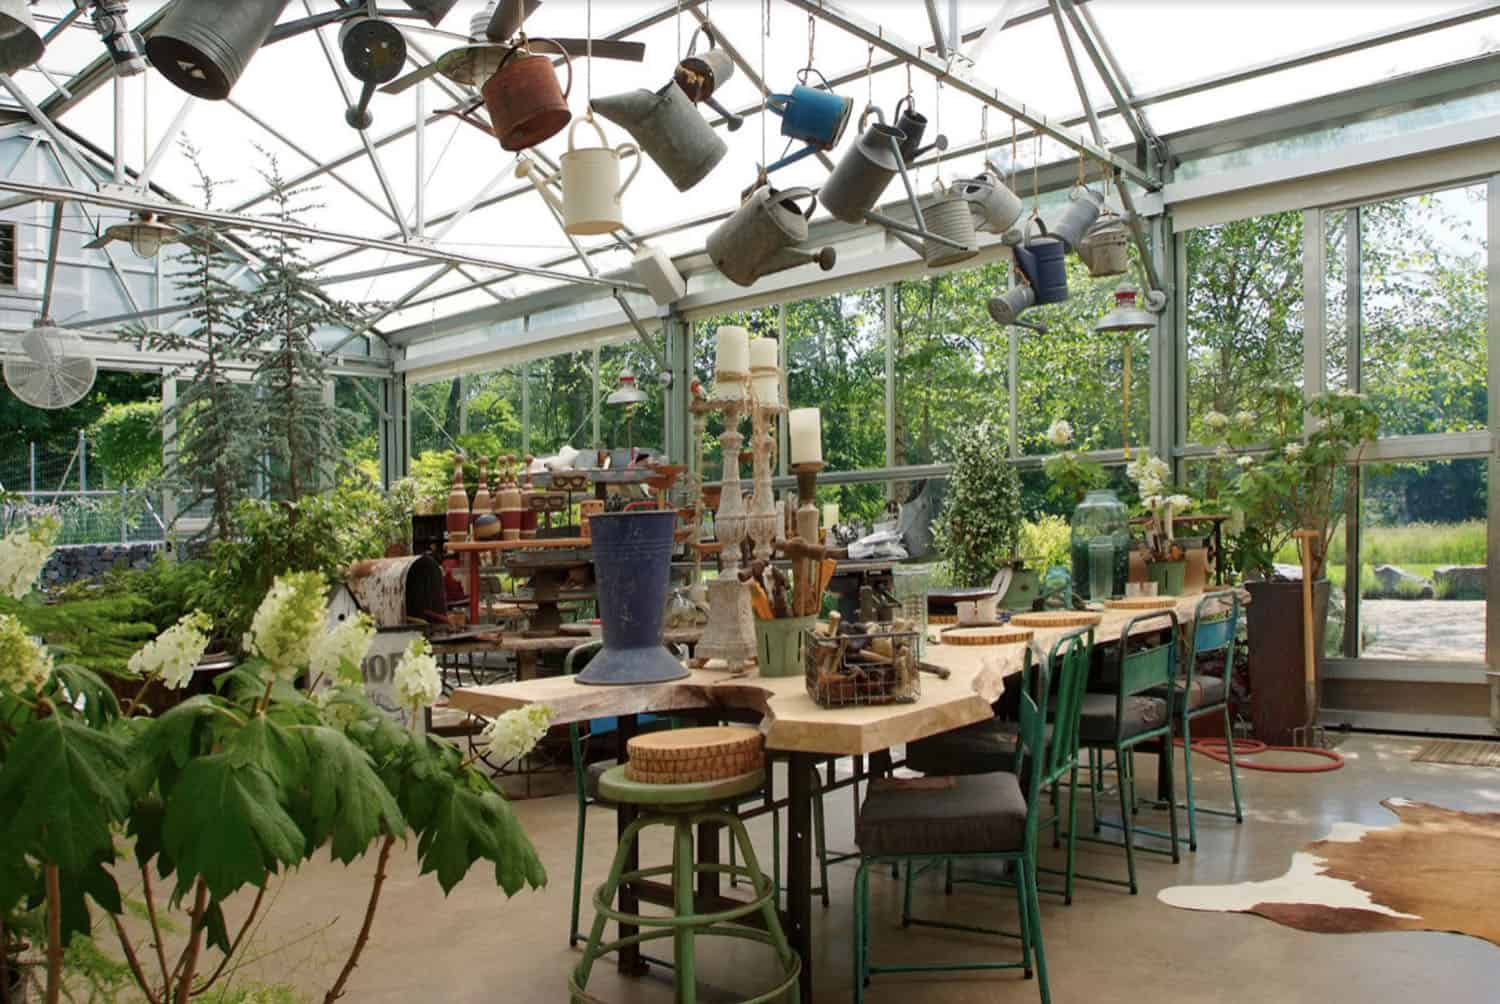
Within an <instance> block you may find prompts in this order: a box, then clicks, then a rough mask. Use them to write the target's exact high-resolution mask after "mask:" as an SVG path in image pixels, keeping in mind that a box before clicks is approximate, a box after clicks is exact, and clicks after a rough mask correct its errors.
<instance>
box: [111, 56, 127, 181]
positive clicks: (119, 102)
mask: <svg viewBox="0 0 1500 1004" xmlns="http://www.w3.org/2000/svg"><path fill="white" fill-rule="evenodd" d="M114 99H115V184H117V185H123V184H125V78H124V77H121V76H118V75H117V76H116V77H115V86H114Z"/></svg>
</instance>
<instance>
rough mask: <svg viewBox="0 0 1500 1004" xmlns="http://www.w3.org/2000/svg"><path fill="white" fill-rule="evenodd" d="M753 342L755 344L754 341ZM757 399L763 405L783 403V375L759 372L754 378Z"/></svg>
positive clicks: (753, 383) (753, 387)
mask: <svg viewBox="0 0 1500 1004" xmlns="http://www.w3.org/2000/svg"><path fill="white" fill-rule="evenodd" d="M751 344H754V343H753V342H752V343H751ZM752 385H753V386H752V389H753V390H754V392H755V400H756V401H758V402H759V403H761V404H763V405H779V404H781V377H780V376H778V375H777V374H775V373H757V374H756V375H755V377H754V378H753V380H752Z"/></svg>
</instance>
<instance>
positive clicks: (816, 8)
mask: <svg viewBox="0 0 1500 1004" xmlns="http://www.w3.org/2000/svg"><path fill="white" fill-rule="evenodd" d="M787 2H788V3H789V4H791V5H792V6H794V7H797V8H799V9H801V10H805V11H807V12H808V13H809V14H812V15H813V16H814V17H817V18H820V19H821V20H823V21H826V22H828V23H829V24H832V25H834V26H835V27H837V28H839V29H841V30H843V31H846V32H848V33H849V34H851V35H853V36H854V37H856V38H858V39H859V40H860V41H862V42H865V43H867V44H870V45H874V46H877V47H879V48H881V49H883V50H885V51H886V52H889V53H891V54H892V55H895V56H900V57H902V58H904V59H905V60H906V61H907V62H908V63H910V64H911V65H912V66H914V67H916V68H917V69H919V70H922V71H923V72H924V73H927V74H929V75H930V76H933V77H936V78H937V79H938V80H941V81H943V82H945V83H947V84H948V86H950V87H952V88H954V89H955V90H957V91H959V92H961V93H963V94H967V95H968V96H969V97H971V98H976V99H977V100H979V101H982V102H983V103H984V104H986V105H989V106H990V107H991V108H995V109H997V110H999V111H1001V112H1004V113H1005V114H1006V115H1010V116H1013V117H1014V118H1016V119H1018V120H1019V121H1022V122H1025V123H1026V124H1027V125H1029V126H1031V127H1032V128H1033V129H1036V130H1038V131H1039V132H1041V133H1042V134H1043V135H1045V136H1048V137H1050V138H1051V139H1053V140H1056V141H1057V142H1059V143H1061V144H1063V145H1064V146H1066V147H1068V148H1069V149H1071V150H1077V151H1078V152H1080V153H1083V154H1086V155H1087V156H1090V157H1093V158H1094V159H1095V160H1099V161H1103V162H1105V163H1108V164H1112V165H1113V166H1114V167H1115V168H1116V169H1117V170H1118V171H1120V173H1122V174H1124V175H1125V176H1126V177H1127V178H1129V179H1130V180H1132V181H1134V182H1135V183H1136V184H1138V185H1141V186H1142V187H1144V188H1146V189H1147V190H1149V191H1156V190H1157V189H1159V188H1160V187H1161V182H1160V181H1159V180H1158V179H1157V178H1154V177H1152V176H1151V175H1149V174H1147V173H1146V172H1144V171H1142V170H1141V169H1140V168H1138V167H1136V166H1135V165H1134V164H1132V163H1130V162H1129V161H1127V160H1124V159H1122V158H1120V157H1117V156H1116V155H1115V154H1114V153H1113V152H1111V151H1109V150H1107V149H1104V148H1102V147H1100V146H1098V145H1096V144H1094V143H1091V142H1089V141H1088V140H1085V139H1083V138H1081V137H1079V136H1076V135H1075V134H1073V133H1072V132H1070V131H1068V130H1067V129H1065V128H1063V127H1061V126H1060V125H1058V124H1057V123H1054V122H1053V121H1052V120H1051V119H1049V118H1048V117H1047V116H1046V115H1043V114H1041V113H1040V112H1037V111H1035V110H1033V109H1031V108H1030V107H1028V106H1027V105H1026V103H1025V102H1023V101H1020V100H1018V99H1016V98H1012V97H1010V96H1009V95H1007V94H1005V93H1003V92H1002V91H999V90H997V89H995V88H994V87H991V86H990V85H989V84H986V83H984V82H982V81H980V80H977V79H975V78H974V77H972V76H970V75H969V74H968V72H966V71H964V70H961V69H959V68H957V67H955V66H950V65H949V64H948V63H947V62H944V61H943V60H940V59H937V58H936V57H934V56H930V55H928V54H927V53H926V52H924V51H923V50H922V49H921V48H920V47H919V46H915V45H912V44H911V43H910V42H908V41H906V40H905V39H902V38H899V37H898V36H895V35H892V34H890V33H889V32H887V31H886V29H885V28H884V27H883V26H881V25H879V24H876V23H875V22H873V21H870V20H867V19H866V18H863V17H860V16H859V15H857V14H852V13H850V12H848V11H845V10H844V9H843V8H841V7H839V6H837V5H836V4H833V3H830V2H829V0H787Z"/></svg>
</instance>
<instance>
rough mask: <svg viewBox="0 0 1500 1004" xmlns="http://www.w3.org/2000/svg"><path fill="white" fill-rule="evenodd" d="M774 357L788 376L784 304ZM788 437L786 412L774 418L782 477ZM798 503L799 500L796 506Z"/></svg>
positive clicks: (780, 309) (779, 307) (778, 314)
mask: <svg viewBox="0 0 1500 1004" xmlns="http://www.w3.org/2000/svg"><path fill="white" fill-rule="evenodd" d="M776 355H777V359H776V365H778V366H780V367H781V372H782V374H783V375H786V376H789V374H788V373H787V362H788V361H789V360H790V359H791V346H789V345H787V341H786V304H784V303H778V304H777V305H776ZM787 394H788V396H790V395H791V391H790V390H788V391H787ZM787 403H788V404H790V403H791V402H790V401H788V402H787ZM788 435H789V432H788V431H787V424H786V412H782V413H781V414H780V415H777V416H776V473H777V474H780V475H782V476H785V475H786V471H787V451H788V450H789V449H790V444H789V443H788V441H787V437H788ZM800 503H801V500H800V499H799V500H798V504H800Z"/></svg>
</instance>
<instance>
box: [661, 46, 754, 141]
mask: <svg viewBox="0 0 1500 1004" xmlns="http://www.w3.org/2000/svg"><path fill="white" fill-rule="evenodd" d="M700 34H701V35H705V36H707V38H708V49H707V50H705V51H704V52H702V53H700V52H699V51H698V36H699V35H700ZM732 76H734V60H733V59H731V58H730V57H729V53H727V52H725V51H724V50H723V49H720V48H719V47H718V42H717V41H716V40H715V39H714V35H713V32H711V31H707V30H706V29H703V28H699V29H698V30H697V31H695V32H693V37H692V39H691V40H690V41H689V42H688V51H687V55H686V56H683V57H682V61H681V62H679V63H678V64H677V69H676V70H675V71H674V72H673V74H672V79H673V80H675V81H676V82H677V86H678V87H681V88H682V90H683V93H684V94H686V95H687V97H688V100H689V101H691V102H692V103H693V104H695V105H696V104H698V103H700V102H701V103H703V104H706V105H708V107H710V108H712V109H713V110H714V111H716V112H718V113H719V114H720V115H722V116H724V119H725V121H726V124H727V126H728V128H729V131H730V132H734V131H735V130H737V129H739V127H740V126H741V125H743V124H744V121H745V120H744V119H742V118H740V117H739V116H738V115H735V114H734V113H733V112H731V111H730V110H729V109H727V108H725V107H724V106H723V105H721V104H719V101H718V99H717V98H715V97H714V94H715V93H716V92H717V91H718V90H719V88H720V87H722V86H723V85H724V81H726V80H728V79H729V78H730V77H732Z"/></svg>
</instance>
